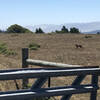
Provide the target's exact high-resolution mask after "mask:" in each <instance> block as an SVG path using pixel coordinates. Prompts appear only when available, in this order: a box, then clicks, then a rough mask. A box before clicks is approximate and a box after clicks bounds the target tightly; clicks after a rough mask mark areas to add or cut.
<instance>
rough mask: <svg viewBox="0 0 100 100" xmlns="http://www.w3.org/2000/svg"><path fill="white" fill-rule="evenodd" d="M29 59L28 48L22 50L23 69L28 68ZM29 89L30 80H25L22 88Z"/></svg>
mask: <svg viewBox="0 0 100 100" xmlns="http://www.w3.org/2000/svg"><path fill="white" fill-rule="evenodd" d="M27 59H28V48H23V49H22V68H28V64H27V62H26V60H27ZM27 87H28V79H23V81H22V88H23V89H25V88H27Z"/></svg>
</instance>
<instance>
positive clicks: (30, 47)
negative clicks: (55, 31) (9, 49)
mask: <svg viewBox="0 0 100 100" xmlns="http://www.w3.org/2000/svg"><path fill="white" fill-rule="evenodd" d="M28 47H29V49H30V50H38V48H40V45H38V44H36V43H30V44H29V46H28Z"/></svg>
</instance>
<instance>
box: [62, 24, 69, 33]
mask: <svg viewBox="0 0 100 100" xmlns="http://www.w3.org/2000/svg"><path fill="white" fill-rule="evenodd" d="M61 32H62V33H68V32H69V31H68V29H67V28H66V27H65V26H63V27H62V29H61Z"/></svg>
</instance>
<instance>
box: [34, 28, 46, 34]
mask: <svg viewBox="0 0 100 100" xmlns="http://www.w3.org/2000/svg"><path fill="white" fill-rule="evenodd" d="M35 33H39V34H41V33H44V32H43V30H42V29H41V28H39V29H36V31H35Z"/></svg>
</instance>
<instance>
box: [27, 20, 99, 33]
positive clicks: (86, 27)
mask: <svg viewBox="0 0 100 100" xmlns="http://www.w3.org/2000/svg"><path fill="white" fill-rule="evenodd" d="M63 25H64V26H66V27H67V28H68V29H70V28H71V27H76V28H79V30H80V31H81V32H82V33H88V32H89V33H95V30H100V22H91V23H65V24H61V25H54V24H42V25H35V26H31V25H29V26H26V27H27V28H29V29H30V30H32V31H35V29H36V28H39V27H41V28H42V29H43V30H44V31H45V32H52V31H55V30H60V29H61V28H62V26H63Z"/></svg>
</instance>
